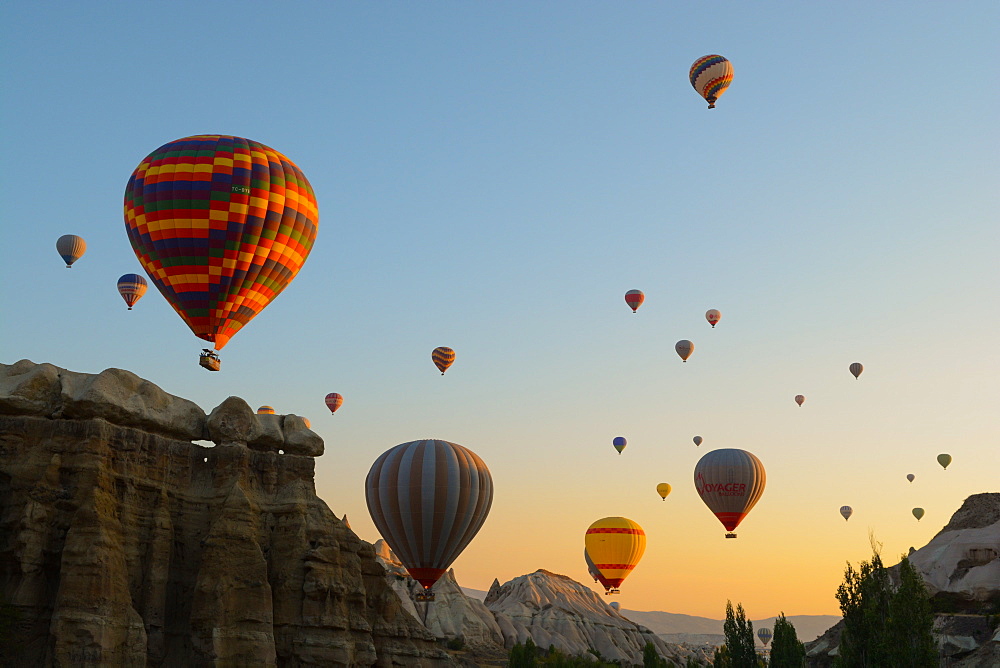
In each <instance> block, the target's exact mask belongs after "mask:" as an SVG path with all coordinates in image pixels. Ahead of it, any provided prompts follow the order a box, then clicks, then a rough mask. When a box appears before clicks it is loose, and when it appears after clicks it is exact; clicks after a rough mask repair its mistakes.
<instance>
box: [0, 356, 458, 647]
mask: <svg viewBox="0 0 1000 668" xmlns="http://www.w3.org/2000/svg"><path fill="white" fill-rule="evenodd" d="M192 440H211V441H213V442H215V443H216V446H215V447H214V448H209V447H203V446H201V445H198V444H195V443H192V442H191V441H192ZM322 452H323V441H322V439H321V438H320V437H319V436H318V435H317V434H315V433H313V432H312V431H310V430H308V429H307V428H306V427H305V423H304V422H303V420H302V419H301V418H299V417H297V416H293V415H284V416H282V415H256V414H255V413H254V412H253V410H252V409H251V408H250V406H249V405H248V404H247V403H246V402H245V401H243V400H242V399H238V398H235V397H230V398H229V399H227V400H226V401H224V402H223V403H222V404H221V405H220V406H218V407H217V408H215V409H214V410H213V411H212V412H211V413H210V414H208V415H206V414H205V413H204V412H203V411H202V410H201V409H200V408H199V407H198V406H197V405H196V404H194V403H192V402H190V401H187V400H185V399H181V398H179V397H175V396H172V395H170V394H168V393H166V392H164V391H163V390H161V389H160V388H158V387H156V386H155V385H154V384H152V383H150V382H148V381H146V380H143V379H141V378H139V377H138V376H136V375H135V374H132V373H130V372H128V371H122V370H119V369H108V370H105V371H103V372H101V373H100V374H96V375H94V374H83V373H75V372H70V371H67V370H65V369H61V368H59V367H55V366H53V365H50V364H33V363H32V362H30V361H28V360H21V361H20V362H18V363H16V364H13V365H3V364H0V589H2V602H3V620H4V624H3V625H0V628H2V629H3V633H2V637H0V664H3V665H31V666H106V665H116V666H146V665H148V666H172V665H185V666H222V665H253V666H306V665H324V666H372V665H378V666H389V665H407V666H444V665H452V664H453V661H452V660H451V659H450V657H449V656H448V655H447V653H446V652H444V651H443V649H442V648H440V647H439V646H438V645H437V643H436V642H435V636H434V634H432V633H431V632H429V631H427V629H425V628H424V627H423V625H421V624H420V623H419V622H418V621H417V620H416V619H415V618H414V617H413V616H412V615H411V614H408V612H407V611H406V610H405V609H404V608H403V605H402V604H401V601H400V598H399V596H398V595H397V594H395V593H394V592H393V590H392V588H391V587H390V586H389V585H388V584H387V582H386V578H385V571H384V569H383V568H382V567H381V566H380V565H379V563H378V562H377V561H376V559H375V553H374V550H373V548H372V546H371V545H370V544H368V543H366V542H364V541H362V540H360V539H359V538H358V537H357V536H356V535H355V534H354V533H353V532H352V531H350V529H349V528H348V527H347V526H346V525H345V524H344V522H342V521H341V520H339V519H337V518H336V517H335V516H334V515H333V513H332V512H331V511H330V509H329V508H328V507H327V506H326V504H325V503H323V501H322V500H321V499H319V498H318V497H317V496H316V492H315V485H314V469H315V463H314V460H313V457H314V456H318V455H320V454H322Z"/></svg>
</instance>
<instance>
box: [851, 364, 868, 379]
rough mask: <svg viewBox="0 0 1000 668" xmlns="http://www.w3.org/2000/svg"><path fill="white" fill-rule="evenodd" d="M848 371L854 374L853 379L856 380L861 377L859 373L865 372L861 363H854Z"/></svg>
mask: <svg viewBox="0 0 1000 668" xmlns="http://www.w3.org/2000/svg"><path fill="white" fill-rule="evenodd" d="M850 369H851V373H852V374H854V377H855V378H857V377H858V376H860V375H861V372H862V371H864V370H865V367H864V366H863V365H862V364H861V362H855V363H854V364H852V365H851V366H850Z"/></svg>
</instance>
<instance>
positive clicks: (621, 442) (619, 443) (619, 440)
mask: <svg viewBox="0 0 1000 668" xmlns="http://www.w3.org/2000/svg"><path fill="white" fill-rule="evenodd" d="M611 445H613V446H615V450H617V451H618V454H619V455H620V454H621V453H622V450H624V449H625V446H626V445H628V441H626V440H625V437H624V436H615V440H613V441H611Z"/></svg>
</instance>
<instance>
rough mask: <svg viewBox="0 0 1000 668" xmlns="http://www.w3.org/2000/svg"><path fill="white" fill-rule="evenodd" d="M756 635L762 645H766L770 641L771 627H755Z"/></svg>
mask: <svg viewBox="0 0 1000 668" xmlns="http://www.w3.org/2000/svg"><path fill="white" fill-rule="evenodd" d="M757 637H758V638H760V642H761V644H762V645H764V647H767V643H769V642H771V637H772V635H771V629H769V628H767V627H766V626H765V627H764V628H760V629H757Z"/></svg>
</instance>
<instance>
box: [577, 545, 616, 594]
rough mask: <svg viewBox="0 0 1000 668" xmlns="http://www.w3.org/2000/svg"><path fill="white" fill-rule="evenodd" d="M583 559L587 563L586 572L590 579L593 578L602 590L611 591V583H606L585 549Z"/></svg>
mask: <svg viewBox="0 0 1000 668" xmlns="http://www.w3.org/2000/svg"><path fill="white" fill-rule="evenodd" d="M583 558H584V559H585V560H586V561H587V572H588V573H590V577H592V578H594V582H600V583H601V586H602V587H604V590H605V591H607V590H609V589H611V583H610V582H608V581H607V580H606V579H605V577H604V576H603V575H601V572H600V571H599V570H597V566H595V565H594V560H593V559H591V558H590V555H589V554H587V548H583Z"/></svg>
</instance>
